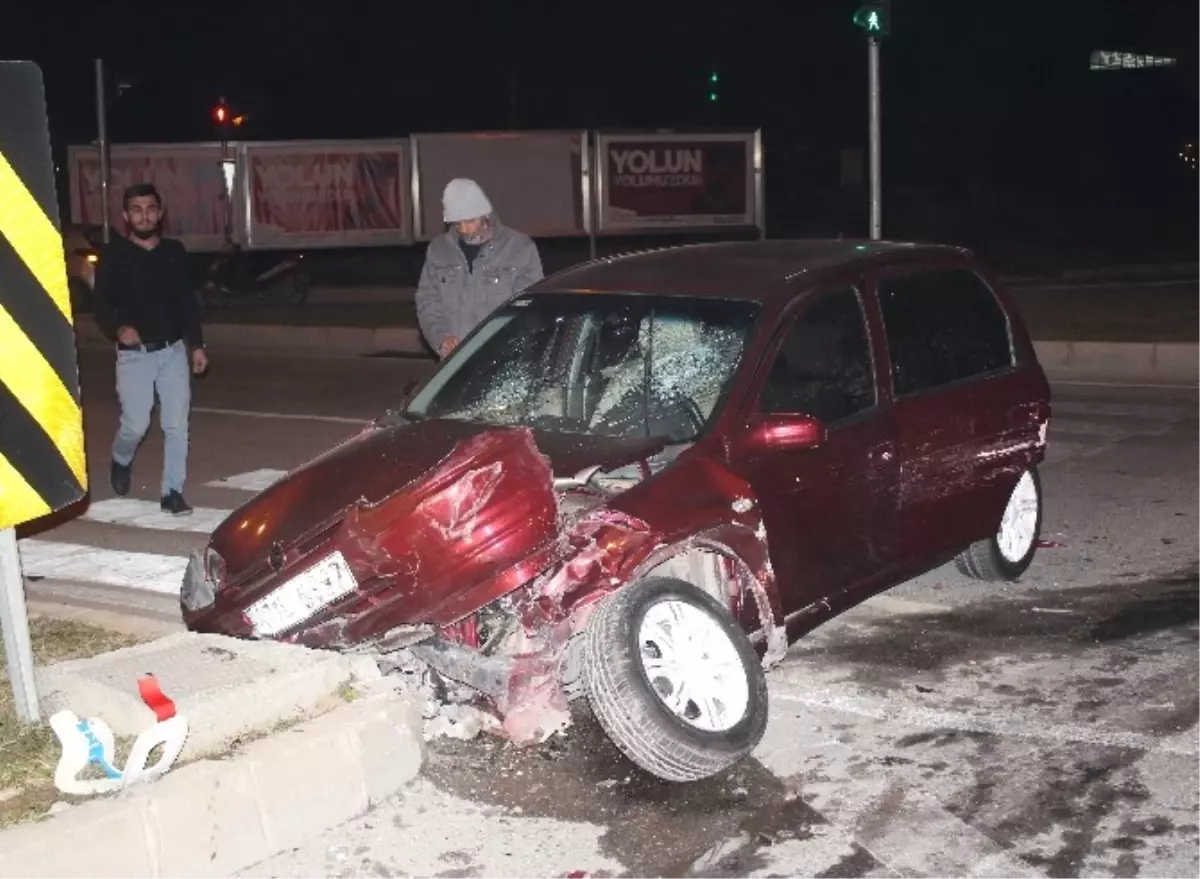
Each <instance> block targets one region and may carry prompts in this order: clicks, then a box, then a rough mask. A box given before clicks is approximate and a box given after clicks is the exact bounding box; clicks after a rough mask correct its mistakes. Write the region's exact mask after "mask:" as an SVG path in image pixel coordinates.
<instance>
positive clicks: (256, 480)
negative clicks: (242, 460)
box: [204, 469, 287, 492]
mask: <svg viewBox="0 0 1200 879" xmlns="http://www.w3.org/2000/svg"><path fill="white" fill-rule="evenodd" d="M285 476H287V471H286V470H270V469H263V470H251V471H250V472H249V473H238V474H236V475H235V476H227V477H225V478H224V479H214V480H213V481H212V482H206V483H204V484H205V485H207V486H208V487H209V488H233V489H236V490H238V491H252V492H260V491H266V490H267V489H268V488H270V487H271V486H272V485H274V484H275V483H276V482H278V481H279V480H281V479H283V477H285Z"/></svg>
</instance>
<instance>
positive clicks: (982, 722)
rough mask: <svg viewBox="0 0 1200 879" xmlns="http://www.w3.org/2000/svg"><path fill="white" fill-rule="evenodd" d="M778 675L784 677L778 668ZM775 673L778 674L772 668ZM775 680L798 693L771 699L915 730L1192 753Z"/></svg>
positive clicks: (1153, 741)
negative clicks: (946, 730)
mask: <svg viewBox="0 0 1200 879" xmlns="http://www.w3.org/2000/svg"><path fill="white" fill-rule="evenodd" d="M780 672H782V674H781V675H780V676H781V677H789V676H788V675H787V672H786V670H783V669H780ZM777 674H779V673H778V672H777ZM780 683H782V684H783V686H784V687H789V688H791V687H796V688H797V689H799V690H800V692H787V691H784V690H783V687H779V686H776V688H775V689H774V690H772V692H771V698H772V700H779V701H782V702H795V703H798V704H801V705H807V706H810V707H813V708H824V709H832V710H834V711H843V712H845V713H847V714H854V715H858V716H859V717H869V718H872V719H873V720H880V721H887V722H888V723H889V724H891V725H894V726H906V727H912V728H915V729H957V730H965V731H968V732H978V733H991V734H993V735H999V736H1006V737H1011V738H1018V739H1033V740H1034V741H1044V742H1062V743H1068V742H1081V743H1084V744H1090V745H1103V746H1105V747H1123V748H1137V749H1139V750H1144V751H1162V752H1164V753H1168V754H1182V755H1184V756H1194V755H1195V754H1196V753H1197V747H1196V742H1195V741H1194V740H1193V741H1184V740H1173V739H1169V738H1168V739H1161V738H1155V737H1153V736H1148V735H1142V734H1140V733H1134V732H1125V731H1123V730H1106V729H1103V728H1100V727H1097V726H1084V725H1081V724H1063V723H1028V722H1022V721H1021V720H1020V719H1019V718H1017V717H1009V716H1000V715H993V716H988V717H980V716H976V715H967V714H963V713H960V712H955V711H940V710H938V709H934V708H926V707H924V706H918V705H911V704H909V705H906V704H903V701H902V700H901V699H899V698H897V697H895V696H893V697H891V698H888V699H880V698H878V697H874V696H870V695H867V694H865V693H863V692H862V691H861V690H859V689H858V688H857V687H854V686H853V685H849V684H839V685H838V686H837V687H831V688H826V687H821V686H812V685H810V684H804V683H802V682H801V681H799V680H797V679H796V678H795V677H791V679H790V680H784V681H781V682H780Z"/></svg>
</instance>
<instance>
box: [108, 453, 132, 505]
mask: <svg viewBox="0 0 1200 879" xmlns="http://www.w3.org/2000/svg"><path fill="white" fill-rule="evenodd" d="M132 474H133V465H132V464H118V463H117V462H116V461H113V462H112V469H111V470H110V471H109V481H110V482H112V487H113V491H115V492H116V493H117V494H119V495H120V496H121V497H125V495H127V494H129V482H130V476H131V475H132Z"/></svg>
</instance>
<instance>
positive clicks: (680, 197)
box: [597, 134, 756, 233]
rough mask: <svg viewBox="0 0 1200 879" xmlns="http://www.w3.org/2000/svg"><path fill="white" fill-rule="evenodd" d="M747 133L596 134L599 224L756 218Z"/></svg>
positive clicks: (748, 222)
mask: <svg viewBox="0 0 1200 879" xmlns="http://www.w3.org/2000/svg"><path fill="white" fill-rule="evenodd" d="M755 141H756V135H754V134H600V135H599V136H598V138H597V153H598V156H599V165H600V184H599V190H600V192H599V196H600V197H599V202H600V231H601V232H609V233H611V232H638V231H644V230H647V229H701V228H706V227H713V226H725V227H730V226H739V227H752V226H755V225H756V212H755V186H754V160H755Z"/></svg>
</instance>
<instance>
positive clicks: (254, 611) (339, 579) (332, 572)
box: [246, 552, 358, 636]
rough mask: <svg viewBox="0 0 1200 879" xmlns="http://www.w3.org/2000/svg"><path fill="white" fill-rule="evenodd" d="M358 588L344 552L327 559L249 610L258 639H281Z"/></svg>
mask: <svg viewBox="0 0 1200 879" xmlns="http://www.w3.org/2000/svg"><path fill="white" fill-rule="evenodd" d="M357 588H358V581H356V580H355V579H354V573H353V572H352V571H351V570H350V566H349V565H348V564H346V559H345V558H343V557H342V554H341V553H340V552H335V553H333V554H332V555H329V556H326V557H325V558H323V559H321V561H319V562H317V563H316V564H315V565H313V566H312V567H311V568H309V569H308V570H307V571H303V572H301V573H299V574H297V575H296V576H295V577H293V578H292V579H290V580H288V581H287V582H286V583H284V584H283V585H282V586H280V587H279V588H278V589H276V590H275V591H274V592H272V593H271V594H270V595H264V596H263V597H262V598H260V599H259V600H258V601H256V602H254V604H252V605H250V607H249V608H248V609H247V610H246V616H247V617H249V619H250V623H251V624H252V625H253V626H254V633H255V634H256V635H268V636H269V635H277V634H278V633H280V632H283V631H286V630H288V629H290V628H292V626H295V625H297V624H298V623H302V622H304V621H305V620H306V619H308V618H309V617H311V616H312V615H313V614H315V613H316V612H317V611H319V610H321V609H322V608H324V607H328V606H329V605H330V604H332V603H333V602H335V601H337V600H338V599H339V598H342V597H344V596H346V595H349V594H350V593H351V592H353V591H354V590H355V589H357Z"/></svg>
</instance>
